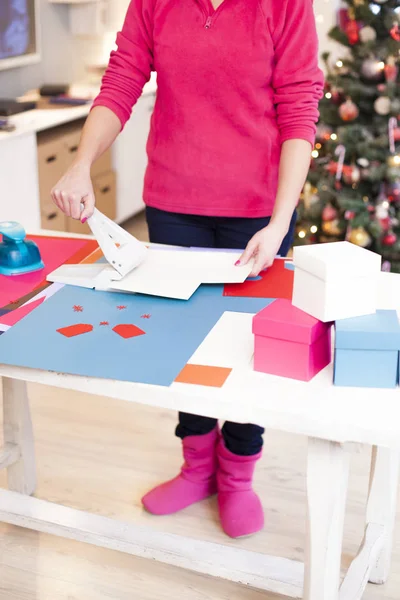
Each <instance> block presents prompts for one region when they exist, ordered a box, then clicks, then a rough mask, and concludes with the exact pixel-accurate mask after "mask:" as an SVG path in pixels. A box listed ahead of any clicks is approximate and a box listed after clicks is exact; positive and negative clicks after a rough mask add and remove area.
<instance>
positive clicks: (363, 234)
mask: <svg viewBox="0 0 400 600" xmlns="http://www.w3.org/2000/svg"><path fill="white" fill-rule="evenodd" d="M348 240H349V242H351V243H352V244H356V246H361V247H362V248H366V247H367V246H369V245H370V243H371V241H372V240H371V236H370V235H369V233H368V231H366V230H365V229H364V227H356V228H355V229H352V230H351V232H350V234H349V236H348Z"/></svg>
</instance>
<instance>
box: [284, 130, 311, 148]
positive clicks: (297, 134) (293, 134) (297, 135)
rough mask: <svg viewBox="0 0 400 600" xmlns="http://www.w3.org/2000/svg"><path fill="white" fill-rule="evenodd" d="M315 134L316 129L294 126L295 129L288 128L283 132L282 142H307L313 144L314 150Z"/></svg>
mask: <svg viewBox="0 0 400 600" xmlns="http://www.w3.org/2000/svg"><path fill="white" fill-rule="evenodd" d="M315 134H316V129H315V127H304V126H301V125H294V126H293V127H288V128H285V129H284V130H283V131H281V134H280V140H281V143H282V144H283V142H286V141H288V140H305V141H306V142H309V143H310V144H311V149H312V148H314V144H315Z"/></svg>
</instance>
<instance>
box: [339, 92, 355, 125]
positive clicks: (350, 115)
mask: <svg viewBox="0 0 400 600" xmlns="http://www.w3.org/2000/svg"><path fill="white" fill-rule="evenodd" d="M359 113H360V111H359V110H358V106H357V105H356V104H354V102H353V101H352V100H351V99H350V98H348V99H347V100H346V102H344V103H343V104H341V105H340V106H339V115H340V118H341V119H342V120H343V121H354V120H355V119H357V117H358V115H359Z"/></svg>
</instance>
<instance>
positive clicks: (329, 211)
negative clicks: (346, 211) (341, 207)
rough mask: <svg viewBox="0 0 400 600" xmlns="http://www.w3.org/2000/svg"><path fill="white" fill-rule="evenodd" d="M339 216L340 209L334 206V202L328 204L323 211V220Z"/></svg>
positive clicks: (331, 219)
mask: <svg viewBox="0 0 400 600" xmlns="http://www.w3.org/2000/svg"><path fill="white" fill-rule="evenodd" d="M337 216H338V211H337V210H336V208H334V207H333V206H332V204H327V205H326V206H325V208H324V210H323V211H322V220H323V221H333V220H334V219H336V218H337Z"/></svg>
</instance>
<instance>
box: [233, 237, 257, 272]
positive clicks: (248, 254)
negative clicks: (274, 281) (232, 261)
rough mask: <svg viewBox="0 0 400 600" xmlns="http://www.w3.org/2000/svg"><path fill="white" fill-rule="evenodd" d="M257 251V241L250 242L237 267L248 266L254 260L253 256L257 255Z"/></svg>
mask: <svg viewBox="0 0 400 600" xmlns="http://www.w3.org/2000/svg"><path fill="white" fill-rule="evenodd" d="M256 251H257V242H256V240H250V242H249V243H248V244H247V248H246V250H245V251H244V252H243V254H242V256H241V257H240V258H239V260H238V262H237V263H236V265H237V266H239V265H247V263H248V262H249V260H250V259H251V258H252V256H254V254H255V252H256Z"/></svg>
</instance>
